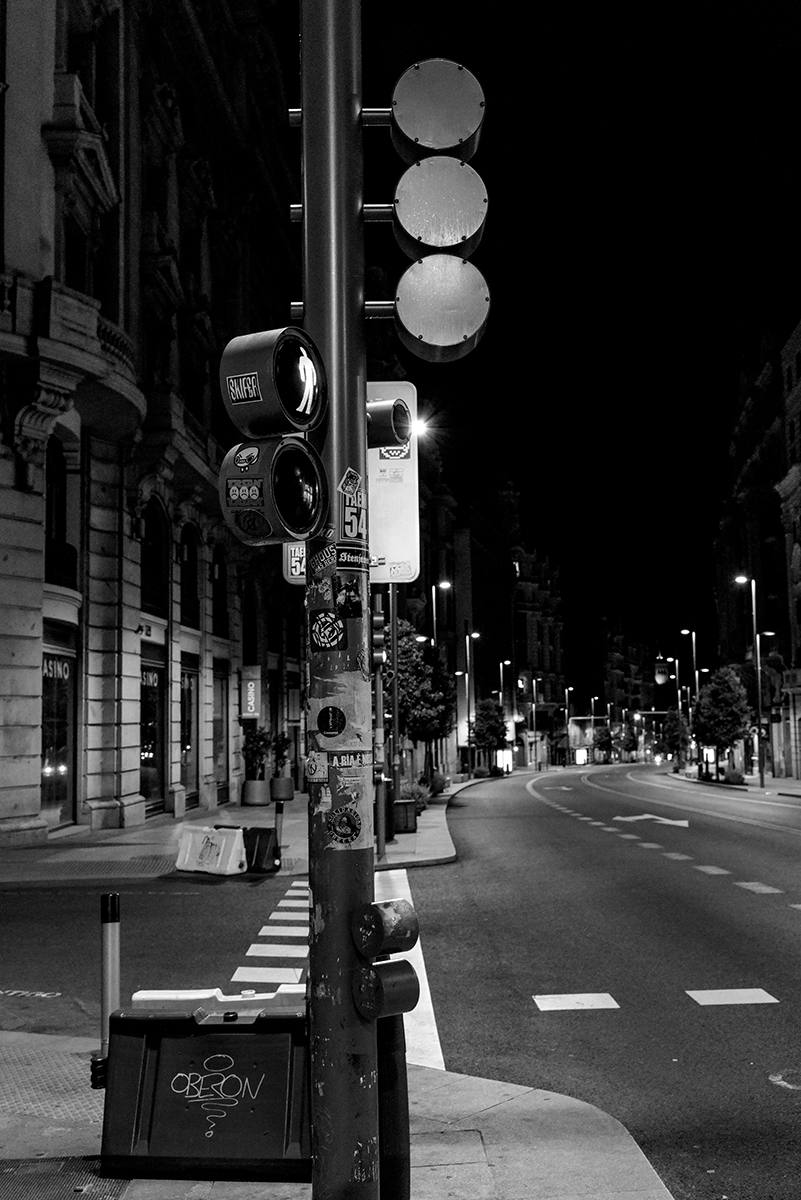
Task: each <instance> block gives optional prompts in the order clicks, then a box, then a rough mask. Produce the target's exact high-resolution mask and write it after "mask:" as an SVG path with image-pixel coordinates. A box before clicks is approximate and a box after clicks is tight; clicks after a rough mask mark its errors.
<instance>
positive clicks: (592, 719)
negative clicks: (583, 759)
mask: <svg viewBox="0 0 801 1200" xmlns="http://www.w3.org/2000/svg"><path fill="white" fill-rule="evenodd" d="M597 699H598V697H597V696H590V745H591V747H592V761H593V762H595V701H596V700H597Z"/></svg>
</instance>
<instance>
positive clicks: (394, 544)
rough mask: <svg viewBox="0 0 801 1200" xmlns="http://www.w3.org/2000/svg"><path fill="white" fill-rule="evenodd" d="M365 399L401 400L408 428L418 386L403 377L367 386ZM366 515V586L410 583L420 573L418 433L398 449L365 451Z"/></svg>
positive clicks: (386, 448)
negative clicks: (367, 561)
mask: <svg viewBox="0 0 801 1200" xmlns="http://www.w3.org/2000/svg"><path fill="white" fill-rule="evenodd" d="M367 400H368V402H370V401H373V400H402V401H403V403H404V404H405V405H406V407H407V408H408V409H409V414H410V416H411V420H412V428H413V429H414V423H415V422H416V420H417V388H416V387H415V386H414V384H413V383H409V381H408V380H406V379H391V380H388V381H386V382H383V383H368V384H367ZM367 514H368V522H369V530H368V543H369V547H370V582H371V583H409V582H411V581H412V580H414V579H417V577H418V575H419V574H420V510H419V500H418V482H417V434H416V433H415V432H413V433H412V436H411V437H410V438H409V440H408V442H406V443H405V444H404V445H403V446H380V447H377V448H375V449H371V448H368V450H367Z"/></svg>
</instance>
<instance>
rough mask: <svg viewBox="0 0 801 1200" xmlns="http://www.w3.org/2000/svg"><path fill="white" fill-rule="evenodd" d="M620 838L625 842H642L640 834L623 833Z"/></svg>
mask: <svg viewBox="0 0 801 1200" xmlns="http://www.w3.org/2000/svg"><path fill="white" fill-rule="evenodd" d="M620 836H621V838H622V839H623V841H624V842H639V840H640V835H639V834H638V833H621V835H620Z"/></svg>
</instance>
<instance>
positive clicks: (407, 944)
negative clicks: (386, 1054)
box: [350, 897, 420, 1021]
mask: <svg viewBox="0 0 801 1200" xmlns="http://www.w3.org/2000/svg"><path fill="white" fill-rule="evenodd" d="M350 932H351V937H352V938H353V942H354V945H355V946H356V949H357V950H358V952H359V954H360V955H362V957H363V958H374V957H375V956H376V955H380V956H381V957H382V961H381V962H374V963H372V964H370V965H365V966H362V967H360V968H359V969H358V970H357V971H356V972H355V974H354V977H353V981H352V990H353V1000H354V1003H355V1005H356V1008H357V1009H358V1011H359V1013H360V1014H361V1016H362V1017H364V1018H365V1020H368V1021H370V1020H373V1021H374V1020H376V1019H378V1018H379V1017H390V1016H396V1015H397V1014H398V1013H404V1012H409V1011H410V1010H411V1009H413V1008H414V1007H415V1005H416V1004H417V1001H418V1000H419V999H420V981H419V980H418V978H417V972H416V971H415V969H414V967H413V966H412V964H411V963H410V962H409V961H408V959H405V958H401V959H390V958H387V957H385V956H387V955H390V954H394V953H398V952H401V951H404V950H411V949H413V948H414V946H415V945H416V944H417V939H418V936H419V932H420V925H419V922H418V919H417V914H416V912H415V911H414V908H413V907H412V905H411V904H410V903H409V901H408V900H405V899H404V898H403V897H399V898H397V899H394V900H383V901H380V902H378V901H376V902H374V903H372V904H367V905H365V906H364V907H363V908H361V909H359V910H358V911H357V912H355V913H354V914H353V916H352V918H351V923H350Z"/></svg>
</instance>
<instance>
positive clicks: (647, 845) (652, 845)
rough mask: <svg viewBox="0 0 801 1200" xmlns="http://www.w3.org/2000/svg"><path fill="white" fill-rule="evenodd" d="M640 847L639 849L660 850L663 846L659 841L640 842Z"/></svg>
mask: <svg viewBox="0 0 801 1200" xmlns="http://www.w3.org/2000/svg"><path fill="white" fill-rule="evenodd" d="M640 849H641V850H662V849H663V846H662V843H661V842H640Z"/></svg>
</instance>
